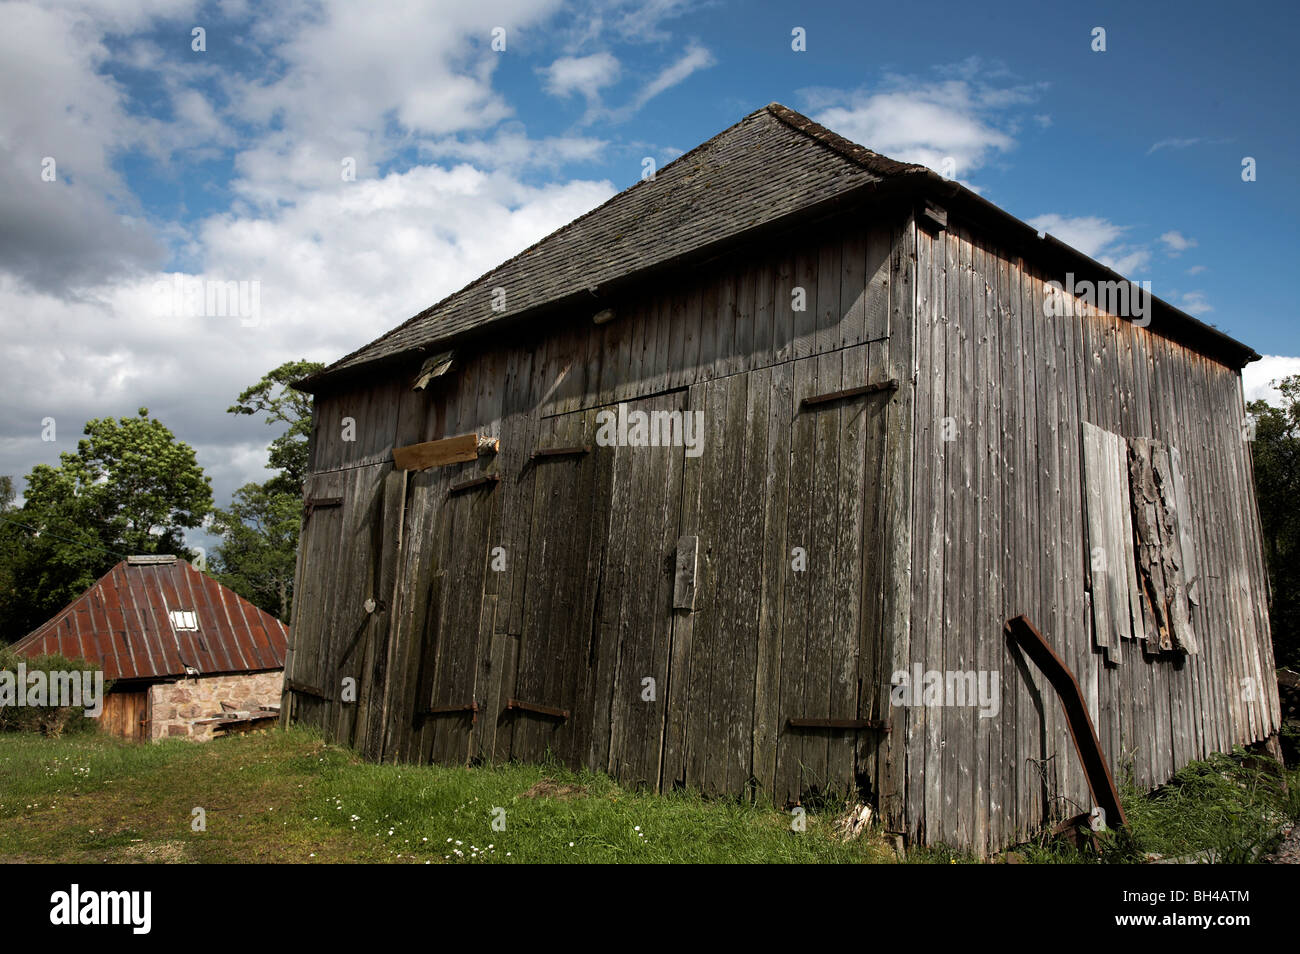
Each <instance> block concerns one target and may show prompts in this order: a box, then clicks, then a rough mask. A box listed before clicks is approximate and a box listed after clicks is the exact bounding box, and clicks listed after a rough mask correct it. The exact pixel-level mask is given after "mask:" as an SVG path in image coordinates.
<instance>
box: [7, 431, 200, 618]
mask: <svg viewBox="0 0 1300 954" xmlns="http://www.w3.org/2000/svg"><path fill="white" fill-rule="evenodd" d="M83 433H84V434H85V436H84V437H83V438H82V439H81V440H80V441H78V443H77V450H76V452H75V453H67V452H65V453H63V454H60V455H59V464H58V466H55V467H52V466H50V465H48V464H39V465H37V466H36V467H34V468H32V472H31V473H30V474H28V475H27V489H26V492H25V493H24V499H23V506H22V507H21V508H18V509H14V508H13V507H12V488H10V504H9V505H8V509H7V510H5V512H4V513H3V514H0V515H2V516H3V517H4V521H3V522H4V523H5V524H6V530H5V533H6V535H7V536H6V537H5V550H4V552H5V553H6V555H7V556H8V557H9V561H8V562H9V566H8V568H7V571H6V572H7V573H8V574H11V576H9V587H8V589H7V590H4V591H0V601H3V605H0V627H3V630H2V635H3V636H4V638H5V639H8V640H12V639H14V638H17V637H19V636H22V635H23V634H25V633H26V632H28V631H29V630H31V629H32V628H34V627H35V626H37V625H39V624H40V623H42V622H44V621H45V620H46V619H48V618H49V617H50V616H52V615H53V614H54V613H56V612H58V610H60V609H61V608H62V607H63V606H65V605H66V604H67V603H69V602H70V601H71V600H72V599H73V598H74V597H76V596H78V595H79V594H80V593H81V592H82V591H83V590H85V589H86V588H87V587H88V586H90V584H91V583H93V582H94V581H95V580H96V579H97V578H98V577H99V576H102V575H103V574H104V573H106V572H107V571H108V570H109V569H110V568H111V567H112V566H113V564H114V563H116V562H118V561H119V560H120V559H122V557H123V556H125V555H129V554H135V553H176V554H178V555H180V556H183V557H187V558H193V554H192V553H191V551H190V550H189V549H188V548H187V547H186V546H185V531H186V530H187V529H193V528H196V527H198V526H200V524H201V523H202V522H203V519H204V518H205V517H206V516H207V515H208V513H209V512H210V511H211V509H212V488H211V486H210V484H211V481H210V480H209V478H208V477H206V476H204V474H203V469H202V468H201V467H200V466H199V463H198V460H197V459H196V457H195V455H194V449H193V448H192V447H190V446H189V445H188V444H186V443H184V442H182V441H178V440H177V439H176V436H175V435H174V434H173V433H172V432H171V431H170V430H168V429H167V427H166V425H164V424H163V423H162V422H161V421H159V420H157V419H156V418H152V417H150V416H149V410H148V408H140V410H139V412H138V413H137V415H136V416H135V417H123V418H117V419H114V418H99V419H95V420H92V421H89V422H87V424H86V427H85V430H84V432H83ZM10 534H12V535H11V536H10ZM2 579H3V575H0V581H2Z"/></svg>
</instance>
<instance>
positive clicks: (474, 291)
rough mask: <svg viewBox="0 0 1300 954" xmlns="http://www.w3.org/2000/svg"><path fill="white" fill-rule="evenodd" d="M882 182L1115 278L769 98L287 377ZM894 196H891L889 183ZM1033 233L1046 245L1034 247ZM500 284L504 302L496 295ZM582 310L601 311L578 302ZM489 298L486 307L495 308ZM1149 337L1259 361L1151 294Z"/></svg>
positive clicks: (555, 300) (387, 353) (512, 307)
mask: <svg viewBox="0 0 1300 954" xmlns="http://www.w3.org/2000/svg"><path fill="white" fill-rule="evenodd" d="M883 185H888V186H891V187H902V189H915V190H916V192H917V194H921V193H925V194H929V195H934V196H936V197H938V198H940V199H941V200H943V201H945V202H952V203H955V204H958V205H960V206H962V207H963V208H965V209H967V210H968V211H969V213H970V214H971V215H973V216H975V217H977V218H979V219H981V220H984V221H986V222H987V223H989V224H990V225H991V226H993V227H995V228H997V229H1000V230H1002V231H1005V232H1007V233H1009V234H1010V235H1011V236H1012V237H1013V238H1014V239H1015V240H1016V241H1017V242H1020V243H1022V244H1023V245H1025V246H1026V251H1027V252H1028V253H1029V254H1031V255H1033V256H1035V257H1041V258H1043V259H1044V260H1046V259H1049V258H1050V259H1052V260H1056V259H1060V260H1062V261H1064V262H1066V263H1067V264H1070V265H1075V266H1077V267H1078V268H1079V270H1081V271H1086V272H1089V273H1092V274H1096V275H1098V276H1100V277H1103V278H1107V279H1122V276H1119V275H1116V274H1115V273H1114V272H1112V271H1111V270H1110V269H1107V268H1105V267H1104V266H1102V265H1101V264H1100V263H1098V262H1096V261H1094V260H1093V259H1091V258H1089V257H1088V256H1086V255H1084V254H1083V253H1081V252H1078V251H1077V250H1075V249H1072V248H1069V247H1068V246H1066V245H1064V244H1062V243H1060V242H1059V241H1057V240H1055V239H1054V238H1052V237H1051V236H1046V237H1044V236H1041V235H1039V234H1038V233H1036V232H1035V230H1034V229H1033V228H1031V227H1030V226H1028V225H1026V224H1025V223H1024V222H1021V221H1020V220H1019V219H1016V218H1015V217H1014V216H1012V215H1010V214H1009V213H1007V212H1005V211H1003V210H1002V209H1000V208H998V207H997V206H994V205H993V204H992V203H990V202H988V200H986V199H983V198H982V197H980V196H978V195H977V194H975V193H973V192H971V191H970V190H968V189H966V188H965V187H964V186H962V185H960V184H959V183H957V182H955V181H951V180H946V179H944V178H942V177H941V176H939V175H938V174H937V173H935V172H933V171H932V170H930V169H927V168H926V167H925V166H921V165H917V164H914V163H905V162H898V161H896V160H893V159H889V158H887V157H886V156H882V155H880V154H879V153H876V152H872V151H871V150H870V149H867V148H865V147H863V146H860V145H858V144H857V143H853V142H850V141H849V140H847V139H845V138H843V137H842V136H839V135H837V134H836V133H834V132H832V131H830V130H829V129H826V128H825V127H824V126H821V125H819V124H818V123H815V122H813V121H812V120H811V119H809V118H808V117H806V116H803V115H802V114H800V113H797V112H795V111H794V110H792V109H788V108H786V107H785V106H782V105H781V104H779V103H771V104H769V105H767V106H765V107H763V108H762V109H759V110H756V111H755V112H753V113H750V114H749V115H748V116H746V117H745V118H744V119H742V120H741V121H740V122H738V123H736V124H735V125H734V126H732V127H730V128H729V129H725V130H723V131H722V132H720V133H719V134H718V135H716V136H714V137H713V138H712V139H710V140H708V141H707V142H705V143H703V144H702V145H700V146H697V147H696V148H695V149H692V150H691V151H690V152H688V153H686V154H685V155H683V156H681V157H679V158H678V159H676V160H674V161H673V162H671V163H669V164H668V165H666V166H664V167H663V168H662V169H660V170H659V171H658V173H657V175H656V176H655V178H654V179H653V180H650V181H642V182H638V183H637V184H636V185H634V186H632V187H631V188H629V189H626V190H625V191H623V192H620V193H619V194H618V195H615V196H614V197H613V198H611V199H609V200H608V201H606V202H605V203H604V204H603V205H600V206H598V207H597V208H595V209H593V210H592V211H590V212H588V213H587V214H586V215H583V216H580V217H579V218H577V219H574V220H573V221H572V222H570V223H569V224H568V225H565V226H564V227H563V228H561V229H559V230H557V231H555V232H552V233H551V234H550V235H548V236H546V237H545V238H543V239H542V240H541V241H539V242H537V243H536V244H535V245H532V246H531V247H529V248H527V249H525V250H524V251H523V252H521V253H520V254H518V255H516V256H515V257H514V258H511V259H510V260H508V261H506V262H504V263H502V264H501V265H499V266H497V267H496V268H494V269H492V270H491V271H490V272H488V273H487V274H485V275H483V276H481V277H480V278H478V279H476V280H475V281H473V282H471V283H470V284H468V285H467V286H465V287H464V288H462V289H461V290H460V291H458V292H455V293H454V294H452V295H449V296H448V297H447V298H444V299H443V300H442V301H440V302H438V303H437V304H435V305H433V306H431V307H429V308H426V309H425V310H424V311H421V312H420V313H419V314H417V315H414V316H413V317H411V318H410V319H408V320H407V321H405V322H404V323H402V324H401V325H399V326H398V327H396V328H394V329H393V330H392V331H389V332H388V333H387V334H384V335H382V336H380V337H379V338H377V339H376V340H374V341H372V342H371V343H370V344H368V345H366V346H364V347H362V348H360V349H358V350H357V351H354V352H352V353H351V354H349V355H346V356H345V357H343V358H340V359H339V360H338V361H336V362H335V363H334V364H332V365H330V366H329V367H327V368H325V369H324V370H323V371H320V372H318V373H316V374H314V375H311V376H310V377H308V378H306V379H304V380H303V381H301V382H298V384H297V385H296V386H297V387H300V388H301V389H303V390H306V391H313V390H316V389H317V387H318V385H319V384H320V383H321V382H323V381H324V380H326V379H327V378H331V377H334V376H336V375H339V374H340V373H345V372H348V371H351V370H354V369H357V368H360V367H361V366H363V365H369V364H373V363H377V362H383V361H386V360H389V359H393V358H396V357H399V356H402V355H408V354H411V353H416V352H423V353H430V352H433V351H435V350H437V346H439V345H442V344H445V343H446V342H448V341H449V340H450V339H456V338H460V337H463V336H466V335H468V334H471V333H474V332H478V331H481V330H482V329H483V328H485V327H486V326H488V325H491V324H494V323H496V322H500V321H504V320H506V319H511V318H516V317H518V316H520V315H523V314H525V313H527V312H530V311H533V310H536V309H540V308H543V307H544V306H551V305H557V304H561V303H563V302H564V301H565V300H566V299H568V300H569V301H575V300H578V299H577V298H576V297H575V296H579V295H583V294H585V293H586V292H588V291H589V292H592V293H595V292H597V291H599V290H602V289H603V288H604V287H605V286H608V285H609V284H610V283H612V282H616V281H620V280H623V279H626V278H627V277H629V276H632V275H635V274H637V273H641V272H647V271H649V270H652V269H657V268H662V267H664V266H669V265H672V264H673V263H675V262H678V261H684V260H686V259H688V258H689V257H691V256H693V255H698V254H700V253H703V251H704V250H706V249H710V248H711V247H714V246H718V245H720V244H721V243H724V242H729V241H735V240H741V239H743V238H744V237H745V236H746V234H747V233H751V232H754V231H755V230H758V229H761V228H763V227H765V226H769V225H772V224H773V223H777V222H780V221H781V220H791V219H793V217H794V216H795V215H796V214H798V213H801V212H805V211H806V210H808V209H810V208H811V207H818V206H823V205H825V204H826V203H828V202H832V201H835V200H837V199H840V198H847V197H849V196H850V195H853V194H865V193H868V192H870V191H872V190H873V189H876V188H877V187H880V186H883ZM900 191H901V190H900ZM1044 239H1045V241H1044ZM496 289H504V291H505V301H504V305H505V307H504V310H500V308H499V305H500V296H499V295H495V296H494V292H495V290H496ZM588 297H589V298H590V303H591V304H592V306H593V308H592V310H593V312H594V311H596V310H599V308H600V307H601V306H600V304H599V303H598V298H597V297H590V296H588ZM494 298H495V300H496V301H497V302H498V310H494V309H493V302H494ZM1154 300H1155V302H1156V303H1157V305H1158V306H1159V309H1160V311H1161V312H1162V314H1161V315H1159V316H1158V319H1157V326H1158V327H1155V328H1153V329H1152V330H1153V331H1157V332H1159V333H1163V334H1167V335H1169V336H1170V337H1173V338H1175V339H1179V340H1184V341H1187V342H1189V343H1192V344H1194V345H1196V346H1198V347H1202V348H1205V349H1207V352H1208V353H1213V354H1220V353H1222V354H1223V355H1225V356H1226V358H1227V360H1228V361H1229V362H1230V363H1232V364H1234V365H1235V366H1236V367H1241V365H1242V364H1244V363H1246V362H1247V361H1251V360H1255V359H1256V358H1258V355H1256V354H1255V353H1254V351H1252V350H1251V349H1250V348H1249V347H1248V346H1246V345H1243V344H1241V342H1238V341H1236V340H1234V339H1232V338H1230V337H1228V336H1227V335H1225V334H1223V333H1222V332H1220V331H1218V330H1217V329H1215V328H1212V327H1210V326H1208V325H1205V324H1203V323H1201V322H1200V321H1198V320H1197V319H1195V318H1193V317H1192V316H1190V315H1188V314H1186V313H1185V312H1183V311H1181V310H1179V309H1177V308H1175V307H1174V306H1172V305H1169V304H1168V303H1167V302H1163V301H1161V300H1160V299H1158V298H1156V299H1154Z"/></svg>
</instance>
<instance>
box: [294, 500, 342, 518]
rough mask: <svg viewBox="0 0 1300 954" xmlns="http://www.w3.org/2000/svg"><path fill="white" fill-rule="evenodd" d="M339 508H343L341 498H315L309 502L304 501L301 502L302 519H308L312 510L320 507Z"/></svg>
mask: <svg viewBox="0 0 1300 954" xmlns="http://www.w3.org/2000/svg"><path fill="white" fill-rule="evenodd" d="M341 506H343V498H342V497H315V498H313V499H311V500H306V501H304V502H303V505H302V513H303V516H304V517H310V516H311V512H312V511H313V510H317V509H319V508H321V507H341Z"/></svg>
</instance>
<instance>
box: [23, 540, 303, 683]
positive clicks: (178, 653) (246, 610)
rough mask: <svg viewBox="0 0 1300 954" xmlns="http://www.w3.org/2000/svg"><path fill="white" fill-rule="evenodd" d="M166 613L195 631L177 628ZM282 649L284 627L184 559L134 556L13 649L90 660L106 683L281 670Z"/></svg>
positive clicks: (285, 637)
mask: <svg viewBox="0 0 1300 954" xmlns="http://www.w3.org/2000/svg"><path fill="white" fill-rule="evenodd" d="M172 611H179V612H190V613H193V614H194V617H195V622H196V624H197V628H195V629H193V630H186V629H181V630H178V629H176V628H175V627H174V626H173V625H172V621H171V617H170V615H169V614H170V613H171V612H172ZM288 645H289V630H288V627H286V626H285V625H284V624H283V623H281V622H280V621H279V620H278V619H276V618H275V617H274V616H272V615H270V614H269V613H265V612H263V611H262V610H260V609H258V608H257V607H256V606H254V605H253V604H252V603H250V602H248V601H247V600H245V599H244V598H243V597H241V596H239V595H238V594H237V593H235V592H234V591H233V590H230V589H227V588H226V587H224V586H222V585H221V584H220V583H218V582H217V581H216V580H214V579H212V578H211V577H210V576H208V575H206V574H204V573H201V572H199V571H198V570H196V569H195V568H194V567H192V566H190V564H189V563H187V562H186V561H184V560H178V559H176V558H174V557H173V558H171V559H162V558H152V559H141V558H134V557H133V558H130V559H128V560H123V561H122V562H121V563H119V564H118V565H117V566H115V567H113V569H111V570H109V571H108V573H106V574H105V575H104V576H102V577H100V578H99V579H98V580H96V581H95V584H94V585H93V586H92V587H91V588H90V589H88V590H86V592H85V593H82V594H81V595H80V596H79V597H77V598H76V599H75V600H73V601H72V602H71V603H70V604H69V605H68V606H67V607H65V608H64V609H63V610H62V611H60V612H59V613H58V614H57V615H56V616H54V618H53V619H51V620H50V621H49V622H48V623H45V624H44V625H42V626H39V627H37V628H36V629H34V630H33V631H32V632H30V633H28V634H27V635H26V636H24V637H23V638H22V639H20V640H19V641H18V642H16V643H14V646H13V648H14V649H15V650H16V651H17V652H19V653H21V654H22V655H24V656H28V657H34V656H42V655H47V654H51V653H61V654H63V655H64V656H67V657H68V658H70V659H85V660H88V661H90V662H95V663H98V664H99V665H100V666H101V667H102V668H103V670H104V678H106V679H162V678H168V677H173V676H183V675H185V673H186V668H187V667H191V668H193V669H197V670H198V671H199V672H200V673H201V674H203V675H209V674H215V673H239V672H263V671H266V670H270V669H282V668H284V657H285V652H286V650H287V649H288Z"/></svg>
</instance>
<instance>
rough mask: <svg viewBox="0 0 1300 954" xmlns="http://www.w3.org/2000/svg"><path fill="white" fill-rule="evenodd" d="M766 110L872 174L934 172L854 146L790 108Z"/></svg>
mask: <svg viewBox="0 0 1300 954" xmlns="http://www.w3.org/2000/svg"><path fill="white" fill-rule="evenodd" d="M763 108H764V109H766V110H767V111H768V112H769V113H771V114H772V115H773V116H775V117H776V118H777V119H779V120H780V121H781V122H783V123H785V125H787V126H789V127H790V128H791V129H793V130H795V131H796V132H800V133H803V134H804V135H805V136H807V137H808V138H809V139H811V140H812V141H813V142H816V143H819V144H820V145H822V146H825V147H826V148H827V149H830V150H831V151H832V152H834V153H837V154H838V155H840V156H842V157H844V158H845V159H848V160H849V161H851V162H854V163H857V164H858V165H859V166H861V167H862V168H864V169H866V170H867V171H868V172H874V173H877V174H884V175H902V174H909V173H918V172H928V171H930V170H929V169H927V168H926V167H925V166H923V165H921V164H920V163H916V162H903V161H901V160H899V159H891V158H890V157H889V156H886V155H884V154H883V153H879V152H876V151H875V150H874V149H868V148H867V147H866V146H863V145H860V144H858V143H856V142H853V141H852V140H850V139H845V138H844V137H843V136H841V135H840V134H839V133H837V132H833V131H832V130H830V129H827V128H826V127H825V126H823V125H822V124H821V123H819V122H816V121H814V120H812V119H809V118H808V117H807V116H805V115H804V114H803V113H800V112H798V111H796V110H793V109H791V108H790V107H789V106H784V105H782V104H781V103H777V102H771V103H768V104H767V105H766V106H765V107H763ZM882 167H884V168H882ZM889 167H892V168H889Z"/></svg>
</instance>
